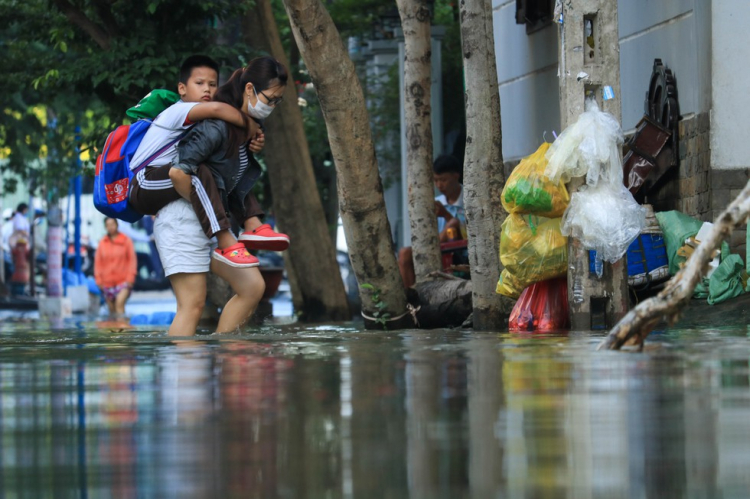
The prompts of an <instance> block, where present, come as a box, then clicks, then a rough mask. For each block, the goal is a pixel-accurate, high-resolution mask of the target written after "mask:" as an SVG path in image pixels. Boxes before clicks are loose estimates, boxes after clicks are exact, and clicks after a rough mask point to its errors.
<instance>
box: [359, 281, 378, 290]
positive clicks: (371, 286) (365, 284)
mask: <svg viewBox="0 0 750 499" xmlns="http://www.w3.org/2000/svg"><path fill="white" fill-rule="evenodd" d="M359 287H360V288H362V289H369V290H370V291H374V290H375V286H373V285H372V284H368V283H364V284H361V285H360V286H359Z"/></svg>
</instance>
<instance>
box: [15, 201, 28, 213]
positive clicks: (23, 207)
mask: <svg viewBox="0 0 750 499" xmlns="http://www.w3.org/2000/svg"><path fill="white" fill-rule="evenodd" d="M28 209H29V205H27V204H26V203H18V206H16V213H23V212H24V211H26V210H28Z"/></svg>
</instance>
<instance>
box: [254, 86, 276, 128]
mask: <svg viewBox="0 0 750 499" xmlns="http://www.w3.org/2000/svg"><path fill="white" fill-rule="evenodd" d="M253 93H255V106H254V107H253V105H252V104H251V103H250V101H249V100H248V102H247V114H249V115H250V116H252V117H253V118H257V119H259V120H264V119H266V118H268V116H269V115H270V114H271V112H272V111H273V109H274V108H273V107H272V106H269V105H268V104H266V103H265V102H263V101H262V100H260V97H258V92H256V91H255V87H254V86H253Z"/></svg>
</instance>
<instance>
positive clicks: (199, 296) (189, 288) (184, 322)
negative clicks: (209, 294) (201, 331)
mask: <svg viewBox="0 0 750 499" xmlns="http://www.w3.org/2000/svg"><path fill="white" fill-rule="evenodd" d="M169 282H171V283H172V290H173V291H174V295H175V297H176V298H177V313H176V314H175V316H174V320H173V321H172V325H171V326H169V331H168V334H169V336H192V335H194V334H195V330H196V329H197V327H198V321H200V318H201V315H203V307H204V306H205V305H206V273H205V272H199V273H190V274H188V273H179V274H172V275H170V276H169Z"/></svg>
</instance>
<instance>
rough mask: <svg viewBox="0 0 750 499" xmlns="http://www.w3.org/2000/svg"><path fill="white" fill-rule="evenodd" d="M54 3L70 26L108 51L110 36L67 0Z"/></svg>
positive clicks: (55, 0) (56, 0) (57, 0)
mask: <svg viewBox="0 0 750 499" xmlns="http://www.w3.org/2000/svg"><path fill="white" fill-rule="evenodd" d="M54 2H55V5H57V8H58V9H60V12H62V13H63V14H65V17H67V18H68V20H69V21H70V22H71V23H72V24H74V25H76V26H78V27H79V28H81V29H82V30H83V31H85V32H86V33H88V35H89V36H90V37H91V39H92V40H94V41H95V42H96V44H97V45H99V46H100V47H101V48H102V49H104V50H105V51H106V50H109V48H110V36H109V35H108V34H107V32H106V31H105V30H104V29H102V28H101V27H100V26H98V25H97V24H96V23H94V22H93V21H91V19H89V18H88V17H86V14H84V13H83V12H82V11H81V10H79V9H78V8H76V7H75V6H74V5H73V4H71V3H70V2H69V1H68V0H54Z"/></svg>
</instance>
